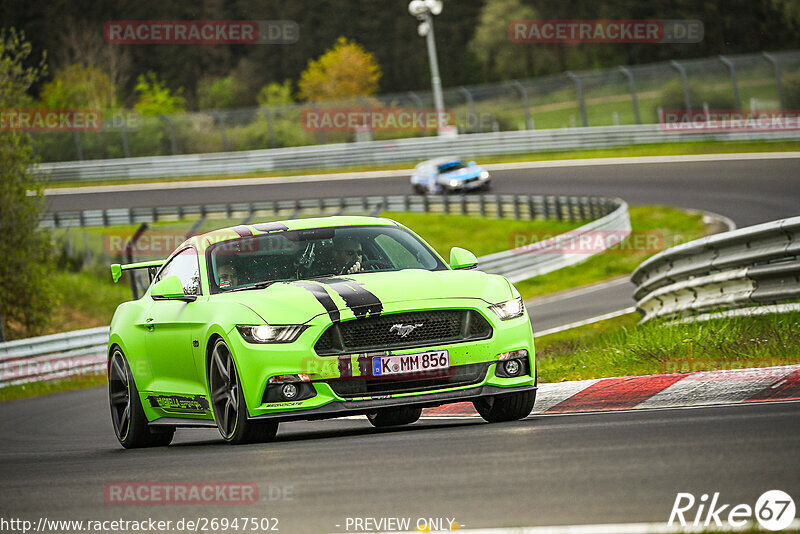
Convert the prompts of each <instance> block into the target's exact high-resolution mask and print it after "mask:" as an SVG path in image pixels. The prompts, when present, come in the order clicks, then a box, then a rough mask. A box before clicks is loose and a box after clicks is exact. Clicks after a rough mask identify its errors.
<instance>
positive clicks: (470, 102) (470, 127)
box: [458, 85, 478, 133]
mask: <svg viewBox="0 0 800 534" xmlns="http://www.w3.org/2000/svg"><path fill="white" fill-rule="evenodd" d="M458 92H459V93H461V94H462V95H464V100H465V101H466V102H467V132H468V133H472V132H474V131H475V130H476V128H475V127H474V126H477V122H478V117H477V115H475V99H473V98H472V93H470V92H469V89H467V88H466V87H464V86H463V85H462V86H461V87H459V88H458Z"/></svg>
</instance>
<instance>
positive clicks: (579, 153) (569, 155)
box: [47, 141, 800, 188]
mask: <svg viewBox="0 0 800 534" xmlns="http://www.w3.org/2000/svg"><path fill="white" fill-rule="evenodd" d="M796 150H800V143H798V142H797V141H729V142H720V141H700V142H694V143H653V144H642V145H633V146H628V147H620V148H604V149H595V150H566V151H550V152H532V153H526V154H511V155H503V156H484V157H480V158H477V160H478V163H479V164H481V165H489V164H493V163H518V162H524V161H548V160H563V159H588V158H619V157H636V156H676V155H691V154H731V153H744V152H793V151H796ZM463 156H464V157H470V155H469V154H463ZM417 163H419V162H418V161H407V162H400V163H394V164H390V165H385V164H382V165H380V166H378V165H351V166H349V167H341V168H337V169H330V168H324V167H323V168H309V169H297V170H287V171H258V172H252V173H246V174H239V175H227V174H223V175H211V176H184V177H174V176H172V177H167V176H165V177H160V178H155V179H153V178H147V179H141V180H138V179H119V180H98V181H92V182H86V181H65V182H52V183H49V184H47V187H48V188H60V187H81V186H95V185H118V184H141V183H153V182H186V181H196V180H225V179H234V178H269V177H284V176H303V175H308V174H338V173H346V172H365V171H388V170H403V169H411V168H412V167H413V166H414V165H416V164H417Z"/></svg>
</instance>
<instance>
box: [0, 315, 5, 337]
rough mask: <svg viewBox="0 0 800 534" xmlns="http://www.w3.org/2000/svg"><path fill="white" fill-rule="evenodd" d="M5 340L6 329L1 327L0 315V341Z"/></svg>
mask: <svg viewBox="0 0 800 534" xmlns="http://www.w3.org/2000/svg"><path fill="white" fill-rule="evenodd" d="M5 340H6V329H5V328H4V327H3V316H2V314H0V341H5Z"/></svg>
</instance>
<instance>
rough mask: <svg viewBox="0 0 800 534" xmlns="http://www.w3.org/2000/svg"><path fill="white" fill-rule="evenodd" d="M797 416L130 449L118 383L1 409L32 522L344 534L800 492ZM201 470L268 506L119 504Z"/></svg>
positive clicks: (533, 422)
mask: <svg viewBox="0 0 800 534" xmlns="http://www.w3.org/2000/svg"><path fill="white" fill-rule="evenodd" d="M798 417H800V403H797V402H782V403H772V404H751V405H733V406H719V407H706V408H696V409H674V410H640V411H631V412H609V413H597V414H588V415H571V416H542V415H536V416H531V417H529V418H528V419H526V420H523V421H518V422H514V423H504V424H494V425H489V424H486V423H483V422H482V421H481V420H479V419H476V418H472V419H461V418H459V419H424V420H422V421H420V422H418V423H416V424H414V425H411V426H409V427H403V428H398V429H390V430H376V429H374V428H372V427H371V426H370V425H369V423H368V422H367V421H366V419H365V418H361V419H347V420H333V421H327V422H325V421H322V422H315V423H305V422H298V423H289V424H284V425H282V426H281V429H280V430H279V433H278V437H277V441H275V442H273V443H269V444H262V445H248V446H240V447H230V446H227V445H224V444H223V443H222V442H221V441H220V440H219V438H218V435H217V434H216V431H215V430H213V429H209V430H190V429H179V430H178V433H177V434H176V439H175V442H174V444H173V445H172V446H170V447H168V448H160V449H146V450H135V451H124V450H122V449H121V448H120V447H119V445H118V444H117V443H116V440H115V439H114V436H113V433H112V430H111V423H110V420H109V415H108V409H107V408H106V393H105V390H104V389H103V388H93V389H88V390H80V391H72V392H65V393H60V394H56V395H53V396H47V397H40V398H35V399H28V400H20V401H12V402H8V403H3V404H0V435H2V436H3V439H2V444H1V445H0V474H2V492H0V510H2V516H4V517H21V518H26V519H30V520H33V521H37V520H38V518H39V517H46V518H48V519H116V518H124V519H130V520H143V519H146V518H150V517H153V518H161V519H173V520H175V519H178V518H181V517H188V518H196V517H228V518H233V517H236V516H243V515H244V516H250V517H252V516H255V517H277V518H278V520H279V525H280V531H281V532H343V531H346V529H345V525H346V520H347V518H348V517H351V518H352V517H412V518H414V520H416V518H419V517H448V518H455V520H456V521H458V522H459V524H460V525H462V526H463V527H466V528H478V527H490V526H491V527H502V526H521V525H555V524H562V525H563V524H589V523H594V524H597V523H626V522H660V523H664V522H666V521H667V519H668V517H669V513H670V510H671V507H672V504H673V502H674V501H675V497H676V494H677V493H678V492H690V493H693V494H695V495H696V497H697V498H698V499H699V497H700V495H701V494H703V493H708V494H713V493H714V492H717V491H718V492H720V500H721V502H724V503H732V504H738V503H749V504H750V505H751V506H752V505H754V504H755V501H756V499H757V497H758V496H759V495H760V494H761V493H763V492H764V491H767V490H771V489H776V488H777V489H782V490H783V491H786V492H788V493H789V494H790V495H794V496H797V495H798V494H800V463H798V462H797V444H798V443H800V425H798V424H797V421H798ZM199 480H202V481H240V482H254V483H256V484H257V485H258V486H259V496H260V499H259V502H258V503H256V504H252V505H249V506H230V505H228V506H213V505H212V506H197V505H196V506H185V505H184V506H163V505H162V506H125V505H112V504H108V503H106V501H105V500H104V487H105V485H106V484H107V483H110V482H120V481H160V482H165V481H199ZM270 487H272V488H273V492H272V493H273V500H270V490H269V488H270ZM275 488H281V489H282V490H283V489H289V492H290V495H289V496H290V497H291V498H286V499H284V498H283V497H281V498H277V492H276V491H275ZM337 525H339V527H337ZM412 530H413V527H412ZM350 531H351V532H352V530H350Z"/></svg>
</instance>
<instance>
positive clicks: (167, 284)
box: [150, 276, 197, 302]
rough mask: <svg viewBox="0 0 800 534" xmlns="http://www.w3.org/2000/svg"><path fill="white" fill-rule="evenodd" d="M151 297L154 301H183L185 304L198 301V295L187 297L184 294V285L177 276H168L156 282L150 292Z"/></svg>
mask: <svg viewBox="0 0 800 534" xmlns="http://www.w3.org/2000/svg"><path fill="white" fill-rule="evenodd" d="M150 296H151V297H153V300H182V301H185V302H194V301H195V300H197V295H187V294H186V293H184V292H183V285H182V284H181V281H180V279H179V278H178V277H177V276H168V277H166V278H164V279H163V280H159V281H158V282H156V283H155V284H154V285H153V289H152V290H151V291H150Z"/></svg>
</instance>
